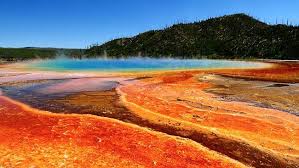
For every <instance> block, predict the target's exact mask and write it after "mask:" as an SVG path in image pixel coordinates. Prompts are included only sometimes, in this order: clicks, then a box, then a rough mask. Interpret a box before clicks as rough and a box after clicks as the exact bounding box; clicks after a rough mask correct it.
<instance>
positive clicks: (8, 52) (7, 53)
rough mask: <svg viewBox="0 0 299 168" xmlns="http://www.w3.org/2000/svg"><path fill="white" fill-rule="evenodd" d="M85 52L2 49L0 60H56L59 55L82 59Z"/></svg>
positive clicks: (35, 48) (78, 50)
mask: <svg viewBox="0 0 299 168" xmlns="http://www.w3.org/2000/svg"><path fill="white" fill-rule="evenodd" d="M83 54H84V50H82V49H64V48H38V47H25V48H1V47H0V60H5V61H19V60H28V59H37V58H55V57H56V56H59V55H65V56H69V57H82V55H83Z"/></svg>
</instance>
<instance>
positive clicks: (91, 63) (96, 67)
mask: <svg viewBox="0 0 299 168" xmlns="http://www.w3.org/2000/svg"><path fill="white" fill-rule="evenodd" d="M265 65H267V64H265V63H258V62H245V61H228V60H208V59H172V58H140V57H131V58H122V59H105V58H96V59H68V58H59V59H53V60H39V61H33V62H30V63H28V64H27V65H26V67H28V68H32V69H37V70H49V71H152V70H182V69H209V68H249V67H253V68H260V67H264V66H265Z"/></svg>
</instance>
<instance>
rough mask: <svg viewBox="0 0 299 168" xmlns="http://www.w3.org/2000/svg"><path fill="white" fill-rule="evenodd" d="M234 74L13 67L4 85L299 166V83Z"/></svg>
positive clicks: (244, 157)
mask: <svg viewBox="0 0 299 168" xmlns="http://www.w3.org/2000/svg"><path fill="white" fill-rule="evenodd" d="M230 73H231V72H230V71H227V72H225V73H224V74H223V75H221V74H219V72H217V73H215V72H213V73H207V72H175V73H166V74H163V73H162V74H160V75H148V76H146V77H144V76H143V77H125V78H124V77H107V78H102V77H99V78H98V77H88V78H84V77H83V78H82V77H79V78H63V77H61V78H58V79H54V80H53V79H44V78H43V79H36V80H29V81H26V80H25V81H24V80H20V81H14V80H9V79H8V78H7V77H9V76H11V77H14V76H16V75H21V76H22V75H26V74H15V73H12V74H11V75H6V76H5V75H2V77H4V78H7V79H5V80H4V81H5V82H3V83H2V84H1V85H0V89H1V90H2V92H3V94H4V95H6V96H8V97H10V98H12V99H14V100H17V101H20V102H22V103H25V104H28V105H30V106H31V107H33V108H37V109H40V110H46V111H50V112H54V113H63V114H69V113H76V114H92V115H97V116H102V117H107V118H113V119H117V120H120V121H124V122H126V123H131V124H134V125H138V126H141V127H144V128H146V129H151V130H155V131H157V132H161V133H165V134H168V135H171V136H173V135H174V136H177V137H181V138H187V139H190V140H193V141H195V142H197V143H198V144H201V145H203V146H204V147H207V148H208V149H209V150H211V151H216V152H218V153H220V154H223V155H225V156H228V157H230V158H232V159H234V160H237V161H239V162H241V163H243V164H245V165H247V166H254V167H298V163H299V158H298V157H297V156H298V154H299V153H298V151H299V150H298V142H299V136H298V132H299V126H298V122H297V121H298V118H297V116H298V111H299V107H298V104H299V98H298V97H299V95H298V93H299V85H298V84H297V83H296V82H294V81H293V82H291V83H288V81H283V83H281V82H282V81H279V82H278V81H277V80H273V81H270V79H269V80H264V79H263V80H258V78H259V77H257V80H252V79H249V78H248V76H246V75H245V77H244V79H242V77H241V76H240V75H238V76H234V75H233V74H230ZM242 73H243V74H244V73H248V74H250V75H252V74H258V72H254V73H253V72H252V71H250V72H246V71H245V72H243V71H242ZM263 73H264V72H263ZM263 73H262V74H263ZM265 76H267V75H265ZM250 78H254V76H253V77H250ZM263 78H265V77H263ZM24 79H26V78H24ZM288 79H289V78H288ZM240 103H241V104H240ZM242 103H245V104H242ZM277 114H278V115H277ZM284 117H285V118H284ZM218 118H219V119H220V118H221V119H220V120H219V119H218ZM228 120H230V121H229V122H228ZM246 123H247V125H246ZM202 126H203V127H202ZM268 128H269V129H270V130H268V131H267V129H268ZM262 136H264V137H262ZM263 138H265V139H263ZM268 138H269V139H268ZM271 138H274V139H272V140H273V141H272V140H270V139H271ZM288 141H290V142H291V143H290V144H288V143H287V142H288ZM285 148H288V151H284V150H285ZM273 151H275V152H273Z"/></svg>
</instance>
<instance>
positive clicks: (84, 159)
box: [0, 96, 244, 168]
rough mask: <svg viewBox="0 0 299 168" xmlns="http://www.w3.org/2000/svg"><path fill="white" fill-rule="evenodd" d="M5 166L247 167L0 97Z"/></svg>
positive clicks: (166, 139) (139, 132)
mask: <svg viewBox="0 0 299 168" xmlns="http://www.w3.org/2000/svg"><path fill="white" fill-rule="evenodd" d="M0 118H1V122H0V166H1V167H229V168H230V167H244V165H243V164H241V163H239V162H237V161H235V160H232V159H230V158H228V157H226V156H223V155H220V154H218V153H216V152H214V151H210V150H208V149H207V148H205V147H203V146H201V145H199V144H197V143H195V142H193V141H191V140H186V139H182V138H177V137H174V136H169V135H166V134H163V133H158V132H155V131H150V130H148V129H144V128H141V127H138V126H134V125H132V124H127V123H123V122H120V121H117V120H113V119H108V118H103V117H95V116H91V115H76V114H69V115H63V114H51V113H48V112H43V111H38V110H36V109H32V108H30V107H28V106H26V105H24V104H21V103H18V102H15V101H13V100H11V99H8V98H6V97H3V96H0Z"/></svg>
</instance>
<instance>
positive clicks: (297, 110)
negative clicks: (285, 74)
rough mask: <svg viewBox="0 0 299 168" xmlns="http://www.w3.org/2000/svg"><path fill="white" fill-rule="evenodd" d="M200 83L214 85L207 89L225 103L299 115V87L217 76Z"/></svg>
mask: <svg viewBox="0 0 299 168" xmlns="http://www.w3.org/2000/svg"><path fill="white" fill-rule="evenodd" d="M199 80H200V81H205V82H209V83H212V84H213V86H212V87H210V88H208V89H205V91H207V92H209V93H213V94H215V95H218V96H219V97H220V98H221V99H223V100H225V101H243V102H249V103H252V104H254V105H256V106H260V107H267V108H273V109H278V110H281V111H286V112H289V113H292V114H295V115H297V116H298V115H299V106H298V104H299V85H298V84H286V83H284V84H281V83H273V82H267V81H249V80H242V79H235V78H228V77H222V76H217V75H205V76H202V77H199Z"/></svg>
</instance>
